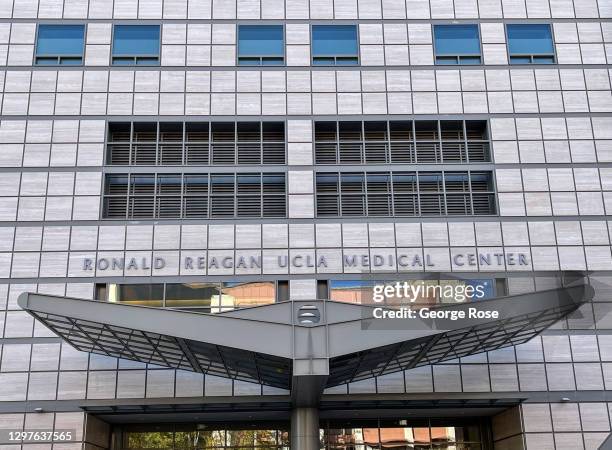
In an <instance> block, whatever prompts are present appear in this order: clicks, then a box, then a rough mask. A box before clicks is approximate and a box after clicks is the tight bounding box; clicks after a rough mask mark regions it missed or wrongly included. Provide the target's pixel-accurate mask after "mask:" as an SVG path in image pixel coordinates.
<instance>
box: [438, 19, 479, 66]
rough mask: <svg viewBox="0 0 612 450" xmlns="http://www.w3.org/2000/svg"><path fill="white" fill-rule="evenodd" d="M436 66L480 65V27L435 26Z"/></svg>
mask: <svg viewBox="0 0 612 450" xmlns="http://www.w3.org/2000/svg"><path fill="white" fill-rule="evenodd" d="M434 42H435V49H436V64H480V34H479V32H478V25H434Z"/></svg>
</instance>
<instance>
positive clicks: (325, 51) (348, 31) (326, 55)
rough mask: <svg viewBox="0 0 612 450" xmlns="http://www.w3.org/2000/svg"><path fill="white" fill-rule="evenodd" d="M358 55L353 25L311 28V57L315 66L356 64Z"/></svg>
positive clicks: (315, 26) (355, 30) (355, 28)
mask: <svg viewBox="0 0 612 450" xmlns="http://www.w3.org/2000/svg"><path fill="white" fill-rule="evenodd" d="M358 54H359V50H358V44H357V27H356V26H355V25H313V26H312V56H313V62H314V63H315V64H318V63H323V64H332V65H333V64H356V63H357V56H358Z"/></svg>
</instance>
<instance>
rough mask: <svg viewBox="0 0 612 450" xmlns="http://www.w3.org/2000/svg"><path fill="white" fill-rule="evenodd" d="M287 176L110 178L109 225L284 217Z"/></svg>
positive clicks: (107, 182) (107, 187)
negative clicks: (113, 221)
mask: <svg viewBox="0 0 612 450" xmlns="http://www.w3.org/2000/svg"><path fill="white" fill-rule="evenodd" d="M286 215H287V196H286V183H285V175H284V174H265V173H264V174H261V173H249V174H242V173H241V174H184V175H183V174H126V175H107V176H106V178H105V188H104V217H105V218H108V219H153V218H159V219H173V218H190V219H195V218H211V219H215V218H221V219H223V218H262V217H286Z"/></svg>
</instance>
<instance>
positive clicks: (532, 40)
mask: <svg viewBox="0 0 612 450" xmlns="http://www.w3.org/2000/svg"><path fill="white" fill-rule="evenodd" d="M506 30H507V33H508V53H509V54H510V64H554V63H555V49H554V45H553V40H552V32H551V30H550V25H548V24H511V25H506Z"/></svg>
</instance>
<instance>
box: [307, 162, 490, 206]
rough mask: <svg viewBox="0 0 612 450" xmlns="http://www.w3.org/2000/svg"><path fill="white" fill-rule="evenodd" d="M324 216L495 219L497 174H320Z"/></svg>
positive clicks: (320, 203) (318, 192)
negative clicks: (489, 217)
mask: <svg viewBox="0 0 612 450" xmlns="http://www.w3.org/2000/svg"><path fill="white" fill-rule="evenodd" d="M316 207H317V216H319V217H338V216H340V217H356V216H362V217H363V216H370V217H390V216H396V217H408V216H440V215H464V216H471V215H492V214H496V211H497V210H496V205H495V192H494V191H493V183H492V172H488V171H478V172H468V171H444V172H442V171H440V172H425V171H424V172H421V171H417V172H360V173H354V172H350V173H348V172H347V173H343V172H340V173H337V172H336V173H327V172H320V173H317V175H316Z"/></svg>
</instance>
